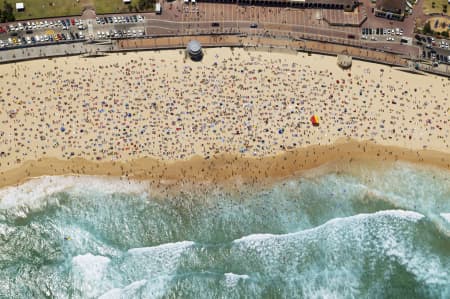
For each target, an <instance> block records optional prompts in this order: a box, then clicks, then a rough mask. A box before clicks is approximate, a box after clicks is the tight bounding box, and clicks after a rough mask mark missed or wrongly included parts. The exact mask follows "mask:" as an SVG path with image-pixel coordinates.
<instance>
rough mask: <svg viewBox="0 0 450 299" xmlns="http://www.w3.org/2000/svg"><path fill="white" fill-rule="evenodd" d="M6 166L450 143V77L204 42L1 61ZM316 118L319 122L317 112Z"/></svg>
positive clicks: (444, 146)
mask: <svg viewBox="0 0 450 299" xmlns="http://www.w3.org/2000/svg"><path fill="white" fill-rule="evenodd" d="M0 68H1V72H0V73H1V74H2V80H1V83H0V85H1V93H0V121H1V123H2V126H1V128H0V136H1V138H0V157H1V158H0V163H1V164H2V165H1V166H0V167H1V168H11V167H15V166H18V165H19V164H20V163H21V162H23V161H24V160H34V159H39V158H41V157H56V158H60V159H71V158H73V157H83V158H86V159H88V160H94V161H111V160H130V159H134V158H139V157H156V158H158V159H163V160H179V159H187V158H190V157H192V156H194V155H201V156H203V157H210V156H212V155H215V154H219V153H236V154H239V155H243V156H252V157H261V156H267V155H273V154H276V153H279V152H282V151H286V150H290V149H294V148H298V147H304V146H308V145H313V144H330V143H333V142H336V141H337V140H339V139H341V138H347V137H350V138H352V139H356V140H372V141H374V142H376V143H380V144H388V145H398V146H402V147H408V148H416V149H423V148H429V149H435V150H440V151H448V143H449V140H450V139H449V131H450V126H449V115H450V110H449V109H450V108H449V107H450V106H449V105H450V104H449V103H450V101H449V99H448V97H449V95H448V90H449V89H450V81H448V80H447V79H444V78H439V77H436V76H420V75H415V74H409V73H406V72H401V71H398V70H395V69H393V68H390V67H387V66H382V65H376V64H369V63H365V62H353V66H352V68H351V69H350V70H341V69H340V68H339V67H338V66H337V64H336V58H335V57H329V56H321V55H313V56H307V55H306V54H297V55H293V54H283V53H266V52H259V51H245V50H243V49H231V48H215V49H207V50H206V51H205V57H204V59H203V61H201V62H192V61H190V60H189V59H187V58H186V56H185V53H184V52H183V51H181V50H170V51H161V52H140V53H128V54H126V55H124V54H113V55H111V56H107V57H99V58H82V57H64V58H57V59H53V60H37V61H29V62H23V63H17V64H14V65H2V66H0ZM312 115H318V116H319V118H320V124H319V126H318V127H315V126H312V124H311V122H310V117H311V116H312Z"/></svg>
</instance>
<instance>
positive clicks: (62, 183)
mask: <svg viewBox="0 0 450 299" xmlns="http://www.w3.org/2000/svg"><path fill="white" fill-rule="evenodd" d="M63 191H70V192H92V191H97V192H101V193H102V194H112V193H118V192H120V193H123V192H125V193H138V194H139V193H144V192H146V191H148V185H147V184H145V183H142V182H137V181H128V180H121V179H119V178H109V177H101V176H42V177H39V178H34V179H31V180H29V181H27V182H25V183H24V184H22V185H19V186H17V187H16V186H14V187H6V188H3V189H1V190H0V209H10V208H14V207H22V206H26V207H29V208H31V209H35V208H39V207H41V206H42V205H43V204H44V203H43V202H42V199H43V198H45V197H47V196H49V195H51V194H55V193H58V192H63Z"/></svg>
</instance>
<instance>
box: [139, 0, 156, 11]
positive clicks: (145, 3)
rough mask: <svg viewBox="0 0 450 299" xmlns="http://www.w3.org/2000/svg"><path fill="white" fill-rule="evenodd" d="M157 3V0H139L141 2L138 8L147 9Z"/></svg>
mask: <svg viewBox="0 0 450 299" xmlns="http://www.w3.org/2000/svg"><path fill="white" fill-rule="evenodd" d="M155 3H156V0H139V2H138V4H137V8H138V9H139V10H146V9H149V8H152V7H153V6H154V4H155Z"/></svg>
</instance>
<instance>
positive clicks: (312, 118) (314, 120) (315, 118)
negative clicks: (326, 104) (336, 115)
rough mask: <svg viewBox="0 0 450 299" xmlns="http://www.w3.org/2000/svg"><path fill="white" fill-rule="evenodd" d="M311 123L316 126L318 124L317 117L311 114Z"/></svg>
mask: <svg viewBox="0 0 450 299" xmlns="http://www.w3.org/2000/svg"><path fill="white" fill-rule="evenodd" d="M311 124H312V125H313V126H318V125H319V117H318V116H317V115H315V114H314V115H313V116H311Z"/></svg>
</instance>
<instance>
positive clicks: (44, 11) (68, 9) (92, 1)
mask: <svg viewBox="0 0 450 299" xmlns="http://www.w3.org/2000/svg"><path fill="white" fill-rule="evenodd" d="M17 1H18V0H17ZM138 1H139V0H132V1H131V3H132V4H131V5H133V6H136V4H137V3H138ZM9 2H10V3H11V4H12V5H13V6H14V15H15V16H16V19H17V20H25V19H35V18H46V17H59V16H69V15H81V12H82V11H83V9H85V8H86V7H94V8H95V10H96V12H97V14H106V13H121V12H129V6H128V5H124V4H123V1H122V0H78V1H77V0H21V2H23V3H24V5H25V11H24V12H17V11H16V10H15V3H16V1H12V0H9Z"/></svg>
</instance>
